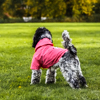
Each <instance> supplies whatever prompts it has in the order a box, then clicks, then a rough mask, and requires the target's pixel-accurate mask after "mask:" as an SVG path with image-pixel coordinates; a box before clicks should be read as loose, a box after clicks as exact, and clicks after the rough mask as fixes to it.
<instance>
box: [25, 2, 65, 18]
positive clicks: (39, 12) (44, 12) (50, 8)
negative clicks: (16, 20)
mask: <svg viewBox="0 0 100 100" xmlns="http://www.w3.org/2000/svg"><path fill="white" fill-rule="evenodd" d="M26 5H27V6H28V8H27V9H26V12H29V13H30V14H31V15H32V16H34V17H36V18H38V19H40V18H41V17H54V18H56V17H61V16H63V15H64V14H65V8H66V6H65V2H63V0H27V2H26Z"/></svg>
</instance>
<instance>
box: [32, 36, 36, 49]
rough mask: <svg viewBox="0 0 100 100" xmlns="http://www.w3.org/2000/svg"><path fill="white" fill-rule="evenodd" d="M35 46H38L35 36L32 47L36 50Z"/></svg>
mask: <svg viewBox="0 0 100 100" xmlns="http://www.w3.org/2000/svg"><path fill="white" fill-rule="evenodd" d="M35 46H36V39H35V36H34V37H33V43H32V47H34V48H35Z"/></svg>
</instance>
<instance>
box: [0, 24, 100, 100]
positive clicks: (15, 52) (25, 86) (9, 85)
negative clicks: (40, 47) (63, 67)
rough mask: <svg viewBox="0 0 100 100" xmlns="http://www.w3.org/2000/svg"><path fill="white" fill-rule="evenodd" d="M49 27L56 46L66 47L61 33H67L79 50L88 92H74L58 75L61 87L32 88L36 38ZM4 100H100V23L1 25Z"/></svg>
mask: <svg viewBox="0 0 100 100" xmlns="http://www.w3.org/2000/svg"><path fill="white" fill-rule="evenodd" d="M41 26H45V27H46V28H48V29H49V30H50V31H51V33H52V35H53V42H54V45H55V46H57V47H62V44H61V41H62V38H61V33H62V31H63V30H65V29H67V30H68V31H69V32H70V37H71V38H72V39H73V40H72V43H73V44H74V45H75V46H76V47H77V50H78V56H79V59H80V62H81V68H82V72H83V74H84V76H85V78H86V80H87V84H88V86H89V87H88V88H82V89H79V90H73V89H71V88H70V87H69V85H68V83H67V82H66V81H65V80H64V78H63V76H62V74H61V72H60V70H58V71H57V83H56V84H50V85H45V84H44V82H45V74H46V70H43V73H42V77H41V83H40V84H37V85H32V86H30V80H31V70H30V65H31V60H32V57H33V54H34V49H33V48H32V47H31V45H32V37H33V34H34V32H35V30H36V29H37V28H38V27H41ZM0 100H100V23H13V24H0Z"/></svg>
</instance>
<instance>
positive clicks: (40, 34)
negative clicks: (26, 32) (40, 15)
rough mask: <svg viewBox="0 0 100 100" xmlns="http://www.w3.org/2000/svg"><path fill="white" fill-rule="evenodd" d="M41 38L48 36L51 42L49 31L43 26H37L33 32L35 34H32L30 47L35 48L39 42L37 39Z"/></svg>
mask: <svg viewBox="0 0 100 100" xmlns="http://www.w3.org/2000/svg"><path fill="white" fill-rule="evenodd" d="M43 38H48V39H50V40H51V42H52V35H51V32H50V31H49V30H48V29H46V28H45V27H39V28H38V29H37V30H36V32H35V34H34V36H33V44H32V47H34V48H35V46H36V44H37V43H38V42H39V40H41V39H43Z"/></svg>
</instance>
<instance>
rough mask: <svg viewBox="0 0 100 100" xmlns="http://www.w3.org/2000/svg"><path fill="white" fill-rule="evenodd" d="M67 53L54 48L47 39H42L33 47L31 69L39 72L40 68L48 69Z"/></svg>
mask: <svg viewBox="0 0 100 100" xmlns="http://www.w3.org/2000/svg"><path fill="white" fill-rule="evenodd" d="M67 51H68V50H67V49H62V48H56V47H54V46H53V44H52V42H51V41H50V40H49V39H48V38H43V39H41V40H40V41H39V42H38V43H37V45H36V47H35V54H34V56H33V59H32V63H31V69H33V70H39V69H40V68H41V67H42V68H49V67H51V66H53V65H54V64H56V63H57V62H58V61H59V59H60V58H61V57H62V56H63V55H64V53H65V52H67Z"/></svg>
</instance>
